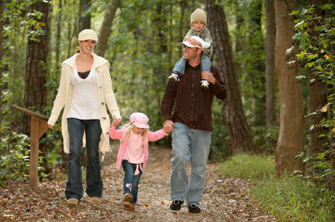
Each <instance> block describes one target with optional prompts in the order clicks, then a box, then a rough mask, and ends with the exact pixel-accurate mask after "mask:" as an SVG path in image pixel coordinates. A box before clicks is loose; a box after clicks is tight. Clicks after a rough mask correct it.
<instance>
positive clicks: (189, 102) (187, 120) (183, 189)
mask: <svg viewBox="0 0 335 222" xmlns="http://www.w3.org/2000/svg"><path fill="white" fill-rule="evenodd" d="M191 38H192V40H189V41H184V42H181V43H179V45H182V46H184V51H183V58H184V59H185V60H187V63H186V68H185V74H184V75H183V76H181V77H180V81H178V82H172V81H169V82H168V84H167V86H166V89H165V93H164V97H163V101H162V105H161V113H162V115H163V117H164V129H166V130H170V131H171V129H172V128H173V134H172V159H171V161H172V172H171V199H172V200H173V202H172V204H171V206H170V209H171V210H175V211H178V210H180V209H181V206H182V204H183V203H184V198H185V197H186V205H187V207H188V211H189V212H190V213H199V212H200V203H199V201H200V198H201V196H202V193H203V190H204V187H205V175H206V165H207V160H208V155H209V149H210V144H211V131H212V119H211V112H212V102H213V98H214V95H215V96H216V97H217V98H218V99H221V100H224V99H225V98H226V88H225V86H224V84H223V80H222V78H221V75H220V72H219V69H218V68H217V67H215V66H211V71H212V73H210V72H203V73H201V71H200V58H201V53H202V48H201V47H200V45H202V46H204V44H205V43H204V41H203V40H202V39H201V38H199V37H196V36H192V37H191ZM195 40H196V41H195ZM198 43H201V44H200V45H199V44H198ZM202 79H205V80H207V81H208V82H209V83H210V84H209V89H203V88H201V87H200V85H201V82H200V81H201V80H202ZM173 107H174V110H173ZM172 111H173V115H172ZM188 161H190V164H191V175H190V180H189V181H188V175H187V171H186V166H187V164H188Z"/></svg>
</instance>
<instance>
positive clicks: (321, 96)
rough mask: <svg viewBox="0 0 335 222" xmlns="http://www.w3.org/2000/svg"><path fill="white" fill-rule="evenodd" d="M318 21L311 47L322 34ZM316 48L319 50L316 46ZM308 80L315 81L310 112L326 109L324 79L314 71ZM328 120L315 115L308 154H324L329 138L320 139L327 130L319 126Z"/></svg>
mask: <svg viewBox="0 0 335 222" xmlns="http://www.w3.org/2000/svg"><path fill="white" fill-rule="evenodd" d="M324 2H325V1H324V0H309V4H324ZM314 13H315V15H316V16H317V17H320V18H321V17H322V18H324V16H325V14H324V11H323V10H321V9H316V10H314ZM317 22H318V20H314V22H313V23H310V24H309V25H310V26H311V27H310V29H311V31H310V32H309V38H310V40H311V46H313V45H314V44H315V43H314V41H313V39H314V38H316V37H317V36H319V34H320V32H318V31H314V28H315V26H318V24H317ZM316 48H319V47H318V46H317V45H316ZM311 53H317V54H321V53H320V52H315V51H314V52H311ZM308 79H309V80H312V79H314V81H312V82H309V88H308V91H309V104H310V112H311V113H313V112H316V111H317V110H320V109H321V108H322V107H324V106H325V105H326V104H327V92H326V90H327V88H326V83H325V82H322V79H319V78H318V77H317V76H316V75H315V74H314V72H313V71H312V70H308ZM324 118H327V117H326V114H325V113H322V112H317V113H316V114H315V115H313V116H312V121H311V125H314V128H313V129H311V131H310V139H309V144H308V149H307V152H308V153H314V154H315V153H321V152H323V150H324V149H326V147H325V146H324V144H325V143H327V141H328V140H327V137H319V136H320V135H321V134H325V135H326V134H327V129H326V128H325V127H322V126H317V125H319V124H320V122H321V121H322V119H324Z"/></svg>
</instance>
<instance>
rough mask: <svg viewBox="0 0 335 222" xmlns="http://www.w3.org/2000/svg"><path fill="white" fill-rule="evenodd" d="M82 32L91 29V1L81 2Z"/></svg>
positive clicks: (84, 0) (82, 0) (81, 0)
mask: <svg viewBox="0 0 335 222" xmlns="http://www.w3.org/2000/svg"><path fill="white" fill-rule="evenodd" d="M79 4H80V5H79V7H80V31H81V30H84V29H90V28H91V12H89V9H90V7H91V0H80V3H79Z"/></svg>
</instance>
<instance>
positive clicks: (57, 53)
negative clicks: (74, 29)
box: [55, 0, 63, 72]
mask: <svg viewBox="0 0 335 222" xmlns="http://www.w3.org/2000/svg"><path fill="white" fill-rule="evenodd" d="M62 2H63V0H59V4H58V16H57V31H56V50H55V51H56V70H57V71H58V72H59V71H60V48H61V47H60V41H61V30H62V28H61V24H62V14H63V10H62V8H63V5H62Z"/></svg>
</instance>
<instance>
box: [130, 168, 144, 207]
mask: <svg viewBox="0 0 335 222" xmlns="http://www.w3.org/2000/svg"><path fill="white" fill-rule="evenodd" d="M139 171H140V172H139V174H137V175H134V180H133V197H134V199H133V201H132V203H134V204H136V202H137V194H138V184H139V182H140V179H141V176H142V170H141V169H139Z"/></svg>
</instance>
